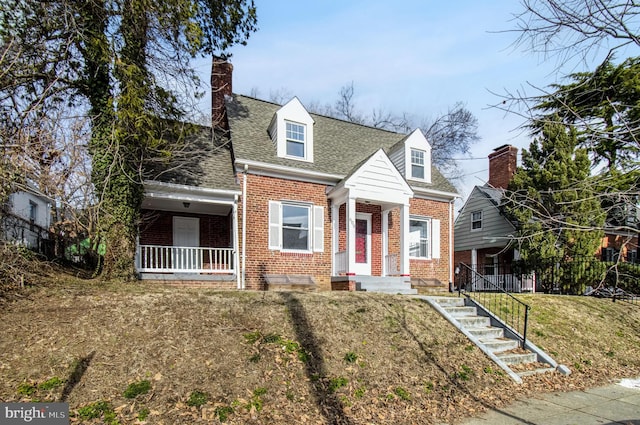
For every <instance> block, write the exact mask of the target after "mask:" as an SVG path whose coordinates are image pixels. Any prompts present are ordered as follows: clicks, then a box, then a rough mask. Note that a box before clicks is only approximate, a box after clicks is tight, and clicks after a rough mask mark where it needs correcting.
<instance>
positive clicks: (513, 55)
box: [197, 0, 576, 197]
mask: <svg viewBox="0 0 640 425" xmlns="http://www.w3.org/2000/svg"><path fill="white" fill-rule="evenodd" d="M256 6H257V8H258V28H259V29H258V31H257V32H256V33H254V34H252V36H251V37H250V39H249V41H248V44H247V45H246V46H235V47H233V48H232V49H231V50H230V53H231V54H232V58H231V62H232V63H233V66H234V78H233V91H234V92H235V93H241V94H250V93H251V92H252V91H257V93H258V97H260V98H263V99H269V97H270V94H271V93H272V92H277V91H280V92H286V93H289V94H290V95H291V96H294V95H295V96H297V97H298V98H299V99H300V100H301V101H302V103H303V104H309V103H312V102H319V103H321V104H325V103H331V104H333V103H334V102H335V100H336V99H337V98H338V93H339V91H340V88H341V87H343V86H344V85H346V84H349V83H351V82H352V81H353V84H354V87H355V103H356V105H357V106H358V109H359V110H360V111H361V112H363V113H369V112H371V110H373V109H374V108H375V109H384V110H385V111H388V112H392V113H395V114H398V115H400V114H402V113H408V114H410V115H412V116H414V117H416V120H417V122H420V121H421V118H422V117H431V118H435V117H437V116H439V115H442V114H443V113H444V112H446V110H447V108H448V107H450V106H453V105H454V104H455V103H456V102H457V101H461V102H463V103H465V104H466V107H467V108H468V109H469V110H470V111H471V112H472V113H473V114H474V115H475V116H476V118H477V119H478V123H479V135H480V137H481V140H480V141H479V142H478V143H477V144H476V145H474V146H473V148H472V152H471V154H470V157H471V158H478V159H466V160H464V161H462V162H461V165H462V167H461V170H462V172H463V174H464V175H465V177H464V178H463V179H462V182H461V183H458V186H459V187H460V192H461V195H462V196H463V197H466V196H467V195H468V193H469V192H470V190H471V188H472V187H473V185H476V184H483V183H484V182H485V181H486V179H487V178H488V171H487V166H488V161H487V159H486V158H487V155H488V154H489V153H491V152H492V150H493V149H494V148H496V147H498V146H501V145H503V144H506V143H509V144H512V145H515V146H517V147H519V148H522V147H525V148H527V147H528V146H529V143H530V142H531V139H530V138H529V137H528V136H527V135H526V134H523V133H522V131H517V130H516V128H517V127H518V126H519V125H520V124H522V122H523V121H522V119H521V118H519V117H517V116H515V115H514V116H512V115H505V113H504V112H502V111H500V110H497V109H495V108H491V107H490V105H494V104H496V103H498V102H500V100H501V99H500V98H499V97H497V96H496V95H495V94H492V93H491V92H494V93H504V92H505V90H508V91H511V92H513V91H518V90H522V89H525V88H527V87H528V86H529V84H532V85H534V86H539V87H545V86H548V85H549V84H551V83H553V82H556V81H557V78H558V75H557V74H556V73H555V72H554V71H555V69H556V67H557V66H556V65H557V63H556V62H555V61H553V60H550V61H546V60H544V58H541V57H539V56H536V55H533V54H530V53H527V52H523V49H522V48H519V49H515V48H514V47H513V46H512V43H513V42H514V41H515V39H516V34H514V33H505V32H500V31H504V30H509V29H513V27H514V26H515V23H514V22H513V21H512V18H513V14H514V13H517V12H518V11H519V2H516V1H514V0H490V1H477V0H456V1H442V0H438V1H435V0H415V1H405V0H396V1H395V2H390V1H388V0H387V1H381V0H366V1H365V0H356V1H350V0H338V1H335V0H328V1H305V2H300V1H291V0H262V1H261V0H257V1H256ZM197 65H198V69H199V71H200V72H201V74H202V75H203V76H204V80H205V81H208V73H209V71H210V60H205V61H202V62H199V63H198V64H197ZM565 71H566V72H574V71H576V69H567V70H565ZM527 91H530V92H531V93H533V92H532V91H531V90H530V89H527Z"/></svg>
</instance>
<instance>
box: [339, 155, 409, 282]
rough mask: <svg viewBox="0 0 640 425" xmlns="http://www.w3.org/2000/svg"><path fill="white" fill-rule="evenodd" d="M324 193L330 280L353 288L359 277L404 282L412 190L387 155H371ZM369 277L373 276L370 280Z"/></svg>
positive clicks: (407, 259) (407, 255)
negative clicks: (327, 203)
mask: <svg viewBox="0 0 640 425" xmlns="http://www.w3.org/2000/svg"><path fill="white" fill-rule="evenodd" d="M327 196H328V198H329V199H330V200H331V229H332V238H331V239H332V245H331V254H332V258H333V262H332V282H347V283H348V285H349V288H348V289H351V290H354V289H358V288H356V282H360V281H367V282H372V285H373V284H380V285H381V284H383V282H385V278H389V279H386V280H388V281H400V280H402V281H407V282H408V281H409V280H410V270H409V249H410V241H409V239H410V238H409V233H410V231H409V222H410V214H409V202H410V199H411V198H412V196H413V191H412V190H411V188H410V187H409V185H408V184H407V182H406V181H405V180H404V178H402V176H401V175H400V174H399V173H398V171H397V169H396V168H395V166H394V165H393V164H392V163H391V161H390V160H389V158H388V157H387V156H386V154H385V153H384V152H383V151H378V152H377V153H375V154H374V155H373V156H372V157H370V158H369V159H368V160H367V161H366V162H365V163H364V164H362V165H361V166H360V167H359V168H358V169H357V170H355V171H354V172H353V173H352V174H351V175H350V176H348V177H346V178H345V179H344V180H343V181H341V182H340V183H339V184H338V185H336V186H335V187H334V188H332V189H331V190H330V191H329V193H328V194H327ZM357 277H366V278H357ZM370 277H377V279H375V283H374V282H373V280H372V279H371V278H370ZM391 278H393V279H391ZM402 278H404V279H402ZM334 286H335V285H334ZM341 289H345V288H341Z"/></svg>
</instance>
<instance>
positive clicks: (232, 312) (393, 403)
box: [0, 280, 640, 424]
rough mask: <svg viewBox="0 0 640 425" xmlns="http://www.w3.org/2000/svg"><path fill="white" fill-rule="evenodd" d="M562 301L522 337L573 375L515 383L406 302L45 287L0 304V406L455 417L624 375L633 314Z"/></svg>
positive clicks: (331, 418) (153, 419)
mask: <svg viewBox="0 0 640 425" xmlns="http://www.w3.org/2000/svg"><path fill="white" fill-rule="evenodd" d="M538 297H539V298H538V299H541V296H538ZM534 299H535V297H534ZM565 299H566V300H568V302H569V301H570V302H571V303H573V304H574V305H575V308H574V309H573V310H575V314H574V313H573V310H572V313H571V315H572V316H571V317H569V318H568V317H567V314H566V312H563V313H562V314H560V312H552V311H551V310H549V309H552V308H559V309H565V310H566V308H565V307H561V306H559V305H558V306H554V305H551V303H549V302H548V301H547V300H541V301H540V305H539V306H537V305H536V304H537V302H538V301H535V302H534V301H533V300H532V301H530V302H531V303H532V304H533V305H534V308H533V310H532V311H533V312H534V313H532V322H533V323H532V325H531V329H532V332H533V333H534V334H532V339H533V340H534V342H536V343H537V344H538V345H541V346H543V347H544V348H546V349H547V350H549V351H550V352H552V354H553V353H555V354H553V355H554V356H555V357H556V358H557V359H558V361H559V362H561V363H566V364H567V365H568V366H569V367H570V368H571V369H572V370H573V372H574V373H573V374H572V375H570V376H569V377H565V376H562V375H559V374H547V375H537V376H532V377H527V378H525V383H524V384H522V385H518V384H515V383H513V382H512V381H511V380H510V379H509V378H508V377H507V376H506V375H505V374H503V373H502V372H501V371H500V370H499V368H498V367H497V366H496V365H495V364H494V363H492V362H491V361H490V360H489V359H488V358H487V357H485V356H484V355H483V354H482V353H481V352H480V351H479V350H478V349H477V348H475V347H474V346H473V345H471V344H470V343H469V341H468V340H466V339H465V338H464V336H463V335H462V334H460V333H459V332H457V331H456V330H455V329H454V328H453V327H451V326H450V325H449V324H448V322H446V321H444V320H443V319H442V318H441V317H440V316H439V315H438V314H437V313H436V312H435V311H434V310H433V309H432V308H431V307H429V305H428V304H426V303H425V302H422V301H419V300H416V299H412V298H409V297H402V296H388V295H379V294H369V293H344V292H341V293H338V292H318V293H308V292H306V293H296V292H283V293H278V292H234V291H228V292H216V291H212V290H206V289H185V288H173V287H164V286H150V285H144V284H128V285H120V286H118V285H103V284H98V283H95V282H90V281H79V280H78V281H76V280H65V281H60V280H59V281H58V282H57V283H55V284H48V285H43V286H41V287H38V288H32V289H30V290H28V291H25V292H23V293H22V294H21V297H19V299H17V300H14V301H12V302H5V303H3V304H0V320H1V321H2V323H3V330H2V337H1V339H0V399H1V400H3V401H29V400H59V401H67V402H69V403H70V406H71V410H72V412H73V414H74V417H73V418H72V419H73V422H74V423H87V424H88V423H112V424H115V423H120V424H134V423H150V424H205V423H207V424H208V423H218V422H225V423H231V424H244V423H256V424H280V423H318V424H321V423H338V424H366V423H376V424H391V423H394V424H404V423H442V422H445V423H455V422H456V421H459V420H460V419H462V418H464V417H468V416H472V415H474V414H477V413H478V412H481V411H482V410H485V409H486V408H488V407H491V406H498V407H499V406H502V405H504V404H505V403H507V402H510V401H513V400H514V399H515V398H516V397H525V396H528V395H531V394H535V393H538V392H541V391H555V390H571V389H577V388H584V387H586V386H593V385H598V384H602V383H605V382H610V381H611V380H612V379H615V378H622V377H637V376H640V359H639V356H640V354H639V353H638V347H639V346H640V345H639V342H640V340H639V338H640V337H639V336H638V335H639V334H640V327H638V324H639V323H640V308H637V307H636V308H635V309H631V308H628V307H625V306H623V305H621V303H617V304H616V305H613V306H612V305H610V304H607V305H605V304H601V303H600V302H606V301H603V300H593V299H588V301H589V302H585V303H583V302H582V300H583V299H582V298H578V300H579V301H580V302H576V301H573V300H572V299H570V298H568V297H567V298H565ZM592 302H593V304H591V303H592ZM609 303H610V301H609ZM537 308H538V309H539V311H540V313H539V315H536V313H535V312H536V309H537ZM582 310H587V311H592V310H595V311H596V312H599V313H597V314H595V315H594V318H593V320H594V322H593V323H591V322H588V321H587V320H586V319H584V318H583V317H580V316H579V314H578V313H579V312H580V311H582ZM598 314H600V315H598ZM574 316H575V317H574ZM557 320H565V321H570V322H571V324H566V325H563V326H554V323H555V321H557ZM574 321H575V322H574ZM601 326H607V329H608V330H605V331H604V332H609V333H611V332H613V333H614V334H615V335H614V336H613V337H609V336H607V337H606V338H603V335H606V334H603V330H602V329H601ZM578 327H579V328H580V329H577V328H578ZM536 332H537V336H536V335H535V333H536ZM616 332H617V334H616ZM618 334H619V335H620V336H619V337H618V336H616V335H618ZM574 339H578V340H579V342H580V345H581V346H582V347H584V350H582V351H581V352H575V353H574V352H573V350H574V349H575V348H576V344H575V343H574V342H572V341H573V340H574ZM594 341H595V342H594ZM634 350H635V352H634ZM611 353H613V354H611Z"/></svg>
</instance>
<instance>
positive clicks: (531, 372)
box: [516, 367, 555, 378]
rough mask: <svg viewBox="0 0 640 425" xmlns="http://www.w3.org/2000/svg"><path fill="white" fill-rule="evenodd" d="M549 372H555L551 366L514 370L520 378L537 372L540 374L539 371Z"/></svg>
mask: <svg viewBox="0 0 640 425" xmlns="http://www.w3.org/2000/svg"><path fill="white" fill-rule="evenodd" d="M549 372H555V369H554V368H552V367H539V368H536V369H532V370H523V371H521V372H516V373H517V374H518V376H520V377H521V378H524V377H525V376H533V375H538V374H541V373H549Z"/></svg>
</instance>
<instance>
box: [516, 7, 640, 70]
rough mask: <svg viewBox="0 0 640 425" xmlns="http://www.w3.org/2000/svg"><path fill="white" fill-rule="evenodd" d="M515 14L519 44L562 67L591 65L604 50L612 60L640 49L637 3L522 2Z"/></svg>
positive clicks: (639, 9) (639, 22) (639, 11)
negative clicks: (574, 62) (578, 61)
mask: <svg viewBox="0 0 640 425" xmlns="http://www.w3.org/2000/svg"><path fill="white" fill-rule="evenodd" d="M521 4H522V7H523V10H522V11H521V12H520V13H517V14H515V15H514V16H515V21H516V28H515V29H514V31H515V32H516V33H518V34H519V37H518V39H517V41H516V44H517V45H519V46H522V47H525V48H527V49H529V50H530V51H532V52H534V53H541V54H544V55H549V56H556V57H557V59H558V63H559V64H563V63H566V62H567V61H568V60H570V59H574V58H578V59H581V60H583V61H585V62H588V61H589V60H590V59H592V58H593V57H594V56H596V55H597V54H598V53H599V52H600V50H602V49H604V50H605V51H606V52H607V53H606V57H607V58H609V57H611V55H613V54H614V53H615V52H616V51H622V50H623V49H625V48H626V47H631V46H635V47H640V34H639V28H640V27H639V24H640V16H639V15H640V5H639V4H638V3H637V2H636V1H634V0H626V1H624V0H522V1H521Z"/></svg>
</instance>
